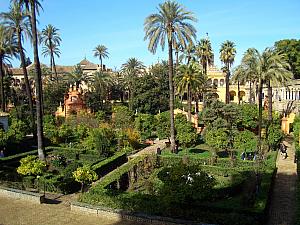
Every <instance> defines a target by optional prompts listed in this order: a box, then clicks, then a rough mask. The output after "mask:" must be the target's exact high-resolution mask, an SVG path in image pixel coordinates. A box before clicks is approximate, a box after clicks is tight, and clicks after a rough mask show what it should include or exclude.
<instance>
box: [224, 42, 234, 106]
mask: <svg viewBox="0 0 300 225" xmlns="http://www.w3.org/2000/svg"><path fill="white" fill-rule="evenodd" d="M235 55H236V49H235V44H234V43H233V42H232V41H225V42H224V43H222V45H221V49H220V60H221V61H222V62H223V63H224V65H225V68H226V70H225V71H226V78H225V83H226V99H225V102H226V104H228V103H229V102H230V95H229V77H230V67H231V66H232V64H233V62H234V58H235Z"/></svg>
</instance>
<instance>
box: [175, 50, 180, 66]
mask: <svg viewBox="0 0 300 225" xmlns="http://www.w3.org/2000/svg"><path fill="white" fill-rule="evenodd" d="M175 55H176V68H177V67H178V66H179V58H178V57H179V56H178V50H176V52H175Z"/></svg>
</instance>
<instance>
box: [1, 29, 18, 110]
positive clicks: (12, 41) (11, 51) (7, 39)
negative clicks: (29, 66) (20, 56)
mask: <svg viewBox="0 0 300 225" xmlns="http://www.w3.org/2000/svg"><path fill="white" fill-rule="evenodd" d="M17 52H18V44H17V40H16V36H15V34H14V33H10V32H9V30H8V29H7V27H4V26H3V25H2V24H0V94H1V110H2V111H3V112H4V111H5V93H4V82H3V81H4V61H6V60H8V59H10V58H11V57H17Z"/></svg>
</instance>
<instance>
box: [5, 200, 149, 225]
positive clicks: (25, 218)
mask: <svg viewBox="0 0 300 225" xmlns="http://www.w3.org/2000/svg"><path fill="white" fill-rule="evenodd" d="M57 200H58V201H57V202H55V201H53V202H52V203H48V204H35V203H30V202H28V201H25V200H19V199H13V198H7V197H5V196H2V195H1V196H0V225H42V224H43V225H145V224H144V223H139V222H133V221H127V220H122V219H118V220H116V219H112V218H108V217H101V216H94V215H85V214H80V213H75V212H73V211H71V210H70V206H69V204H67V203H66V202H61V203H60V200H63V199H60V198H58V199H57Z"/></svg>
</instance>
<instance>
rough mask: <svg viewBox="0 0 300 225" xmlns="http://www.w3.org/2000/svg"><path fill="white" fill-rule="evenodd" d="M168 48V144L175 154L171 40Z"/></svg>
mask: <svg viewBox="0 0 300 225" xmlns="http://www.w3.org/2000/svg"><path fill="white" fill-rule="evenodd" d="M168 46H169V91H170V103H169V104H170V142H171V151H172V152H174V153H175V151H176V149H175V124H174V86H173V49H172V40H169V41H168Z"/></svg>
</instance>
